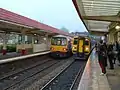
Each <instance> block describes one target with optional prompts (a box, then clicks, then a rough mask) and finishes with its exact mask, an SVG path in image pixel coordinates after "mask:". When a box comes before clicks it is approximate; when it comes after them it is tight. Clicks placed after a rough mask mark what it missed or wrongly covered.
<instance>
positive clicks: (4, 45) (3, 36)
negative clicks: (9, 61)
mask: <svg viewBox="0 0 120 90" xmlns="http://www.w3.org/2000/svg"><path fill="white" fill-rule="evenodd" d="M1 37H2V39H3V49H2V54H3V55H6V54H7V45H6V44H7V41H8V38H9V36H8V35H7V33H6V32H5V33H2V35H1Z"/></svg>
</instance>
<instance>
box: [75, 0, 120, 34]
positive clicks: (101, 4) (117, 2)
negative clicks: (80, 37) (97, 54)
mask: <svg viewBox="0 0 120 90" xmlns="http://www.w3.org/2000/svg"><path fill="white" fill-rule="evenodd" d="M73 3H74V5H75V7H76V9H77V12H78V14H79V15H80V17H81V19H83V21H84V23H85V25H86V27H87V28H88V31H99V32H108V29H109V24H110V23H111V22H120V18H119V17H118V16H117V14H118V13H119V11H120V0H73Z"/></svg>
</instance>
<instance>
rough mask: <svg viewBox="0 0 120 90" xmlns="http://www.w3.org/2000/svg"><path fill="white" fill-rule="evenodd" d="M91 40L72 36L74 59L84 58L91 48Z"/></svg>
mask: <svg viewBox="0 0 120 90" xmlns="http://www.w3.org/2000/svg"><path fill="white" fill-rule="evenodd" d="M90 47H91V42H90V39H89V38H88V37H80V36H78V37H74V40H73V45H72V52H73V55H74V57H75V59H86V58H87V56H88V55H89V53H90V50H91V48H90Z"/></svg>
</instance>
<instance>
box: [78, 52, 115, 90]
mask: <svg viewBox="0 0 120 90" xmlns="http://www.w3.org/2000/svg"><path fill="white" fill-rule="evenodd" d="M100 73H101V69H100V66H99V63H98V60H97V55H96V53H95V51H94V50H93V52H92V54H91V56H90V57H89V59H88V61H87V64H86V67H85V70H84V72H83V75H82V78H81V81H80V83H79V86H78V89H77V90H111V88H110V85H109V83H108V80H107V76H106V75H104V76H100ZM115 90H116V89H115Z"/></svg>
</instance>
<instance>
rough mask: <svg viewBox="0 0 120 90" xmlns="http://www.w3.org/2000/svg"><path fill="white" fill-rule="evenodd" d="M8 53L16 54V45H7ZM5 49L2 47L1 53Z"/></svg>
mask: <svg viewBox="0 0 120 90" xmlns="http://www.w3.org/2000/svg"><path fill="white" fill-rule="evenodd" d="M6 47H7V52H16V45H14V44H10V45H7V46H6ZM2 49H3V45H0V52H1V51H2Z"/></svg>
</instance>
